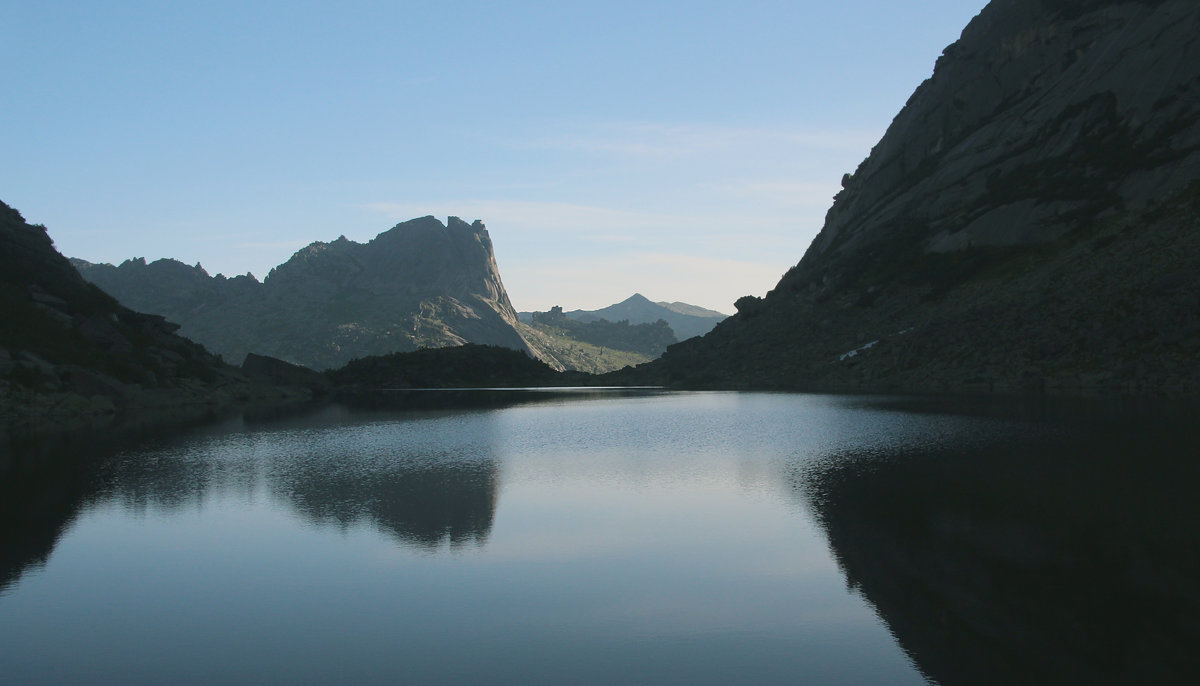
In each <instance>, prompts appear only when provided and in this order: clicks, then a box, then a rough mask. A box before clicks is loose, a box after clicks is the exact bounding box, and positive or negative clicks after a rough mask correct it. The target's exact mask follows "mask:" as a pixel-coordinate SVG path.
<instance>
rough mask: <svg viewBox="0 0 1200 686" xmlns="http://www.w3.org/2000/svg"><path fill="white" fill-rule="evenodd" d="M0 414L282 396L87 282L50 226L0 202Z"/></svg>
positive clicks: (10, 418)
mask: <svg viewBox="0 0 1200 686" xmlns="http://www.w3.org/2000/svg"><path fill="white" fill-rule="evenodd" d="M0 314H2V316H0V421H2V422H3V423H6V424H23V423H34V424H41V423H50V424H51V425H53V426H59V427H61V426H63V425H64V424H67V423H71V422H75V421H77V420H80V419H85V418H86V419H88V421H91V420H92V419H104V418H109V417H111V416H113V415H115V414H117V413H119V412H120V411H122V410H132V409H139V410H155V411H169V410H171V409H172V408H181V407H182V406H202V407H211V406H219V405H223V404H227V403H231V402H234V401H237V400H248V399H252V398H254V397H259V398H261V399H270V398H275V399H277V398H278V397H279V393H278V392H277V391H276V389H273V388H271V387H269V386H256V385H255V384H253V383H251V382H249V381H248V380H247V379H246V377H245V376H244V375H242V374H241V372H240V371H238V370H236V369H234V368H232V367H229V366H228V365H225V364H223V363H222V362H221V361H220V360H218V359H217V358H216V357H214V356H213V355H211V354H210V353H208V351H206V350H205V349H204V348H203V347H201V346H199V345H197V344H196V343H193V342H192V341H189V340H187V339H185V338H182V337H180V336H178V335H176V334H175V333H174V331H175V329H177V328H178V327H177V326H176V325H174V324H171V323H169V322H167V321H164V320H163V318H162V317H159V316H155V315H149V314H142V313H139V312H135V311H133V310H130V309H128V308H126V307H123V306H121V305H120V304H118V303H117V301H116V300H114V299H113V298H112V297H111V296H109V295H107V294H105V293H104V292H103V291H101V290H100V289H99V288H97V287H95V286H93V285H91V284H89V283H88V282H86V281H84V280H83V279H82V278H81V277H80V275H79V273H78V272H77V271H76V270H75V269H74V268H73V267H72V266H71V264H70V263H69V262H68V261H67V259H66V258H65V257H63V256H62V255H61V254H59V252H58V251H57V250H55V249H54V244H53V242H52V241H51V240H50V236H49V235H48V234H47V233H46V228H45V227H44V226H40V225H31V224H29V223H28V222H26V221H25V218H24V217H23V216H21V213H20V212H18V211H17V210H15V209H13V208H11V207H9V206H8V205H7V204H4V203H2V202H0Z"/></svg>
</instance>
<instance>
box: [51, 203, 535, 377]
mask: <svg viewBox="0 0 1200 686" xmlns="http://www.w3.org/2000/svg"><path fill="white" fill-rule="evenodd" d="M74 263H75V265H76V267H77V268H78V269H79V271H80V273H81V274H83V276H84V278H86V279H88V280H89V281H91V282H93V283H95V284H96V285H98V286H100V287H101V288H103V289H104V290H105V291H107V292H108V293H110V294H112V295H113V296H115V297H116V298H117V299H119V300H120V301H121V302H122V303H125V304H127V305H129V306H131V307H134V308H137V309H142V310H144V311H147V312H153V313H155V314H160V315H162V316H164V317H166V318H167V319H168V320H170V321H174V322H178V323H179V324H180V325H181V328H180V333H181V334H182V335H185V336H188V337H189V338H192V339H193V340H195V341H198V342H200V343H202V344H204V345H205V346H206V347H208V348H209V349H210V350H212V351H214V352H216V353H219V354H220V355H222V356H223V357H224V358H225V359H227V360H233V361H240V360H242V359H244V358H245V357H246V355H247V354H248V353H257V354H260V355H267V356H270V357H275V358H278V359H280V360H284V361H287V362H291V363H294V364H300V365H304V366H306V367H310V368H312V369H318V370H321V369H329V368H335V367H340V366H342V365H344V364H345V363H347V362H349V361H350V360H352V359H355V358H359V357H366V356H369V355H381V354H387V353H391V352H397V351H409V350H415V349H417V348H420V347H444V346H454V345H462V344H464V343H468V342H471V343H482V344H489V345H499V346H504V347H507V348H513V349H515V350H521V351H526V352H528V351H529V347H528V345H527V344H526V343H525V341H524V340H523V339H522V338H521V336H520V334H518V333H517V331H516V329H515V324H516V321H517V315H516V311H515V310H513V307H512V304H511V303H510V302H509V300H508V294H507V293H505V291H504V285H503V284H502V283H501V281H500V273H499V270H498V269H497V267H496V259H495V256H494V254H493V252H492V242H491V239H490V238H489V236H488V232H487V229H486V228H484V226H483V224H482V223H481V222H479V221H476V222H475V223H473V224H467V223H466V222H464V221H462V220H460V219H459V218H457V217H450V218H449V221H448V222H447V224H445V225H443V224H442V223H441V222H440V221H438V220H437V219H435V218H433V217H423V218H420V219H413V220H411V221H407V222H403V223H401V224H397V225H396V226H395V227H393V228H392V229H390V230H388V231H385V232H383V233H381V234H379V235H378V236H376V237H375V238H374V239H373V240H371V241H369V242H367V243H365V244H363V243H356V242H354V241H351V240H348V239H346V237H345V236H342V237H340V238H338V239H337V240H335V241H332V242H329V243H323V242H317V243H313V244H311V245H309V246H308V247H306V248H304V249H302V250H300V251H298V252H297V253H296V254H295V255H293V256H292V258H291V259H290V260H288V261H287V262H285V263H284V264H282V265H279V266H278V267H276V268H275V269H272V270H271V273H270V274H268V275H267V277H266V278H265V279H264V280H263V281H262V282H259V281H258V280H256V279H255V278H254V277H253V276H251V275H245V276H238V277H234V278H232V279H229V278H225V277H223V276H221V275H219V274H218V275H217V276H215V277H213V276H209V275H208V273H207V272H206V271H205V270H204V269H203V268H202V267H201V266H200V265H196V266H194V267H188V266H187V265H185V264H183V263H181V262H178V261H175V260H158V261H156V262H153V263H150V264H146V262H145V260H141V259H138V260H128V261H126V262H124V263H122V264H121V265H120V266H118V267H114V266H112V265H107V264H91V263H88V262H85V261H83V260H75V261H74Z"/></svg>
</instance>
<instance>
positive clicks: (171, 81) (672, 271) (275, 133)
mask: <svg viewBox="0 0 1200 686" xmlns="http://www.w3.org/2000/svg"><path fill="white" fill-rule="evenodd" d="M984 4H985V2H984V0H927V1H926V2H921V3H896V2H892V1H883V0H840V1H839V2H832V1H825V2H819V3H818V2H807V1H804V0H785V1H778V2H776V1H761V2H758V1H754V0H742V1H740V2H706V1H704V0H693V1H691V2H653V1H652V0H642V1H640V2H623V1H621V0H606V1H605V2H592V1H590V0H582V1H579V2H545V3H543V2H522V1H519V0H508V1H506V2H455V1H453V0H444V1H442V2H421V3H415V2H400V1H392V2H355V1H353V0H345V1H342V2H337V3H333V2H306V1H303V0H289V1H287V2H283V1H261V2H259V1H255V0H239V1H237V2H225V1H224V0H207V1H206V2H121V1H119V0H113V1H111V2H103V3H99V2H94V1H92V0H88V1H83V2H58V1H55V0H40V1H38V2H33V1H22V0H8V1H7V2H3V3H0V27H3V32H4V39H3V40H2V41H0V156H2V158H3V160H4V162H5V163H4V164H3V165H0V200H3V201H4V202H6V203H8V204H9V205H11V206H13V207H15V208H17V209H18V210H20V211H21V213H22V214H23V215H24V216H25V218H26V219H27V220H28V221H30V222H32V223H40V224H44V225H45V226H46V227H47V228H48V230H49V233H50V236H51V238H53V239H54V241H55V245H56V246H57V248H58V249H59V251H60V252H62V253H63V254H65V255H67V256H68V257H79V258H83V259H86V260H88V261H91V262H110V263H113V264H118V263H120V262H121V261H123V260H125V259H129V258H132V257H145V258H146V259H147V260H154V259H158V258H163V257H173V258H176V259H179V260H182V261H184V262H187V263H188V264H196V263H200V264H202V265H203V266H204V268H205V269H206V270H208V272H209V273H210V274H216V273H223V274H225V275H227V276H231V275H234V274H244V273H246V272H251V273H253V274H254V275H255V276H257V277H258V278H259V279H262V278H263V277H265V276H266V274H267V273H268V272H269V271H270V269H271V268H272V267H274V266H276V265H278V264H281V263H283V262H285V261H287V259H288V258H289V257H290V256H291V254H292V253H293V252H295V251H296V250H298V249H299V248H301V247H303V246H305V245H308V244H309V243H311V242H313V241H318V240H320V241H331V240H334V239H336V238H337V237H338V236H340V235H345V236H346V237H347V238H350V239H352V240H356V241H359V242H365V241H367V240H370V239H371V238H373V237H374V236H375V235H377V234H378V233H381V232H383V231H386V230H387V229H389V228H390V227H392V226H394V225H395V224H396V223H398V222H400V221H404V220H407V219H412V218H414V217H421V216H426V215H431V214H432V215H434V216H437V217H438V218H440V219H441V220H442V221H445V220H446V217H448V216H451V215H453V216H458V217H461V218H463V219H465V220H467V221H468V222H469V221H473V220H475V219H480V220H482V221H483V222H484V224H485V225H486V226H487V228H488V231H489V233H490V235H491V238H492V242H493V245H494V246H495V252H496V259H497V263H498V264H499V267H500V274H501V278H502V280H503V281H504V284H505V287H506V289H507V290H508V294H509V297H510V298H511V300H512V302H513V305H514V306H515V307H516V308H517V309H518V310H547V309H549V308H550V307H551V306H553V305H562V306H563V307H564V308H565V309H568V310H571V309H576V308H582V309H597V308H600V307H604V306H606V305H609V304H612V303H615V302H618V301H621V300H624V299H625V298H626V297H628V296H630V295H632V294H633V293H634V292H640V293H642V294H643V295H645V296H647V297H649V298H651V299H652V300H660V301H683V302H687V303H691V304H695V305H700V306H703V307H708V308H711V309H715V310H719V311H722V312H727V313H730V312H733V302H734V300H736V299H737V298H738V297H740V296H742V295H759V296H761V295H763V294H765V293H766V292H767V291H768V290H770V289H771V288H772V287H773V286H774V285H775V283H776V282H777V281H778V280H779V277H780V276H781V275H782V274H783V272H784V271H786V270H787V269H788V268H789V267H790V266H792V265H794V264H795V263H796V262H798V261H799V259H800V257H801V256H802V255H803V254H804V251H805V249H806V248H807V247H808V245H809V243H810V242H811V241H812V239H813V237H814V236H816V234H817V232H818V231H819V230H820V229H821V225H822V223H823V220H824V215H825V212H826V211H827V210H828V209H829V206H830V204H831V201H832V197H833V195H834V194H835V193H836V192H837V191H838V190H839V187H840V180H841V177H842V174H843V173H845V172H850V171H853V170H854V168H855V167H857V166H858V164H859V162H861V161H862V160H863V158H865V157H866V156H867V154H868V153H869V152H870V149H871V147H872V146H873V145H874V144H875V143H876V142H877V141H878V140H879V138H880V137H881V136H882V135H883V133H884V131H885V130H886V128H887V126H888V124H890V122H891V120H892V118H893V117H894V116H895V114H896V113H897V112H898V111H899V110H900V108H901V107H902V106H903V105H904V103H905V101H906V100H907V99H908V97H909V95H911V93H912V91H913V90H914V89H915V88H916V87H917V86H918V85H919V84H920V83H921V81H922V80H924V79H926V78H928V77H929V76H930V75H931V74H932V71H933V65H934V61H935V60H936V59H937V57H938V55H939V54H941V52H942V50H943V49H944V48H945V47H946V46H947V45H949V44H950V43H952V42H954V41H955V40H957V39H958V36H959V34H960V33H961V31H962V28H963V27H964V26H965V25H966V24H967V22H968V21H969V20H970V19H971V18H972V17H973V16H974V15H975V14H977V13H978V12H979V10H980V9H982V7H983V5H984Z"/></svg>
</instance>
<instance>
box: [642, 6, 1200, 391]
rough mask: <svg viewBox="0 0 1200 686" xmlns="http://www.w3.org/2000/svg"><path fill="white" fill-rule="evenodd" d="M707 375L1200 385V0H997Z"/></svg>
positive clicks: (688, 355) (693, 358)
mask: <svg viewBox="0 0 1200 686" xmlns="http://www.w3.org/2000/svg"><path fill="white" fill-rule="evenodd" d="M843 186H844V190H843V191H842V192H841V193H839V194H838V196H837V197H836V198H835V201H834V204H833V206H832V208H831V209H830V210H829V213H828V215H827V216H826V221H825V226H824V228H823V229H822V231H821V232H820V234H819V235H818V236H817V238H816V240H814V241H813V243H812V245H811V246H810V248H809V249H808V251H807V253H806V254H805V255H804V257H803V259H802V260H801V261H800V263H799V264H798V265H796V266H795V267H794V268H792V269H791V270H789V271H788V273H787V274H785V275H784V277H783V278H782V279H781V281H780V282H779V284H778V285H777V286H776V288H775V289H774V290H772V291H771V292H770V293H769V294H767V296H766V297H765V298H763V299H758V298H752V297H746V298H743V299H741V300H739V302H738V314H737V315H736V316H735V317H733V318H731V319H730V320H728V321H726V322H725V323H723V324H721V325H720V326H718V327H717V328H716V330H714V332H713V333H712V334H710V335H709V336H707V337H705V338H704V339H702V340H699V341H691V342H686V343H683V344H680V345H679V346H676V347H675V348H672V350H671V351H669V352H668V354H667V356H666V358H664V360H663V361H662V363H661V364H660V365H658V366H657V367H656V368H655V372H656V373H657V375H658V377H659V378H660V379H662V380H666V381H670V382H674V383H682V384H690V385H752V386H790V387H813V388H817V387H824V388H878V389H888V388H893V389H922V390H951V389H959V390H962V389H981V390H1022V389H1041V388H1063V389H1086V388H1121V389H1137V388H1142V389H1151V388H1154V389H1160V388H1172V387H1180V388H1196V387H1198V386H1200V373H1198V372H1197V370H1196V365H1195V364H1194V361H1195V360H1196V359H1198V356H1200V347H1198V345H1200V343H1198V342H1200V314H1198V313H1200V302H1198V301H1197V295H1196V294H1197V293H1198V292H1200V288H1197V286H1200V261H1198V257H1197V255H1200V227H1198V224H1197V216H1198V212H1197V210H1198V209H1200V4H1197V3H1195V2H1190V1H1186V0H1140V1H1133V0H1125V1H1119V0H1105V1H1101V0H1097V1H1092V2H1082V1H1078V0H994V1H993V2H992V3H990V4H989V5H988V6H987V7H986V8H985V9H984V10H983V11H982V12H981V13H980V14H979V15H978V16H977V17H976V18H975V19H974V20H973V21H972V22H971V23H970V24H969V25H968V26H967V27H966V29H965V30H964V31H963V34H962V37H961V38H960V40H959V41H958V42H956V43H954V44H953V45H951V46H949V47H948V48H946V50H945V53H944V54H943V56H942V57H941V58H940V59H939V60H938V62H937V65H936V68H935V70H934V74H933V76H932V77H931V78H930V79H929V80H927V81H926V82H925V83H923V84H922V85H921V86H920V87H919V88H918V89H917V90H916V92H915V93H914V94H913V95H912V97H911V98H910V99H909V101H908V103H907V104H906V105H905V107H904V109H903V110H902V111H901V112H900V113H899V114H898V115H897V116H896V118H895V120H894V121H893V123H892V125H891V127H890V128H889V129H888V131H887V133H886V134H885V135H884V137H883V138H882V140H880V142H879V144H878V145H876V146H875V148H874V149H873V150H872V151H871V154H870V156H869V157H868V158H867V159H866V160H865V161H864V162H863V163H862V164H861V165H860V166H859V168H858V169H857V170H856V171H855V172H854V173H853V174H852V175H849V174H848V175H847V176H846V177H845V178H844V179H843Z"/></svg>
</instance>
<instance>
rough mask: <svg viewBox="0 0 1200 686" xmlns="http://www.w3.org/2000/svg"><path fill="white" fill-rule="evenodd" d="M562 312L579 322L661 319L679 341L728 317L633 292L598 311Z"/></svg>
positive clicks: (637, 321) (631, 322) (699, 334)
mask: <svg viewBox="0 0 1200 686" xmlns="http://www.w3.org/2000/svg"><path fill="white" fill-rule="evenodd" d="M566 315H567V316H568V317H570V318H571V319H577V320H579V321H581V322H594V321H597V320H600V319H607V320H608V321H610V322H620V321H625V320H628V322H629V323H630V324H653V323H654V322H656V321H658V320H660V319H661V320H663V321H665V322H666V323H667V324H669V325H670V327H671V330H672V331H674V332H675V337H676V338H678V339H679V340H681V341H682V340H685V339H688V338H691V337H693V336H702V335H704V334H706V333H708V332H709V331H711V330H712V328H713V327H714V326H716V325H717V322H719V321H721V320H722V319H724V318H725V317H726V316H728V315H724V314H721V313H720V312H715V311H713V310H706V309H704V308H702V307H696V306H695V305H688V304H686V303H665V302H663V303H656V302H651V301H650V300H649V299H648V298H646V296H644V295H642V294H641V293H634V294H633V295H631V296H630V297H628V298H626V299H625V300H622V301H621V302H619V303H617V304H615V305H609V306H608V307H604V308H601V309H599V310H591V311H587V310H572V311H570V312H567V313H566Z"/></svg>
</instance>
